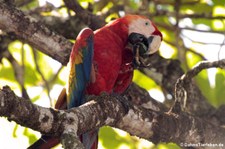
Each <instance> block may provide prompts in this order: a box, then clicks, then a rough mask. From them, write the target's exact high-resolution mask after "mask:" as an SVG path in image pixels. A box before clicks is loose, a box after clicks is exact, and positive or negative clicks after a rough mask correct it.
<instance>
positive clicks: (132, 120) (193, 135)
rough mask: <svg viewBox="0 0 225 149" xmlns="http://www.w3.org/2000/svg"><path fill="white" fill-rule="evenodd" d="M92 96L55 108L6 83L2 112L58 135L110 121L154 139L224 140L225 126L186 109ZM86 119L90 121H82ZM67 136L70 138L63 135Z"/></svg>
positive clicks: (1, 96)
mask: <svg viewBox="0 0 225 149" xmlns="http://www.w3.org/2000/svg"><path fill="white" fill-rule="evenodd" d="M89 100H90V101H89V102H88V103H86V104H84V105H82V106H80V107H78V108H72V109H69V110H65V111H63V110H55V109H51V108H43V107H40V106H37V105H34V104H32V103H31V102H30V101H29V100H24V99H21V98H20V97H17V96H16V95H15V94H14V93H13V91H11V90H10V88H8V87H4V88H3V89H2V90H1V91H0V106H1V107H0V116H6V117H8V119H9V120H13V121H15V122H16V123H18V124H20V125H22V126H25V127H29V128H32V129H34V130H37V131H40V132H42V133H43V134H46V135H52V136H58V137H60V136H62V135H64V136H65V135H69V136H71V135H73V136H75V137H76V136H77V135H79V134H82V133H84V132H86V131H89V130H92V129H95V128H99V127H101V126H103V125H109V126H112V127H116V128H120V129H122V130H125V131H127V132H129V133H130V134H131V135H135V136H138V137H141V138H145V139H147V140H149V141H152V142H154V143H159V142H171V141H172V142H175V143H177V144H181V145H182V143H187V142H188V143H192V144H198V143H201V144H205V143H211V144H218V145H222V144H225V136H224V133H225V129H224V128H219V127H216V126H214V125H213V124H212V123H210V122H209V121H205V120H202V119H200V118H197V117H193V116H192V115H188V114H187V113H185V112H181V113H179V115H177V114H174V113H166V112H161V111H154V110H150V109H145V108H143V107H141V106H137V105H134V104H131V103H130V102H129V101H127V100H126V99H125V98H123V97H122V96H117V95H114V96H109V95H102V96H98V97H97V96H96V97H95V96H92V97H90V98H89ZM15 107H17V108H15ZM18 107H19V108H18ZM93 113H95V114H94V115H93ZM31 119H32V120H31ZM83 123H85V124H87V125H82V124H83ZM168 124H169V125H168ZM66 140H67V141H69V140H70V139H64V141H66ZM75 142H76V141H75ZM64 144H67V143H65V142H64ZM69 144H70V143H69ZM70 145H71V144H70ZM65 148H69V146H65ZM206 148H210V147H206ZM218 148H222V147H218Z"/></svg>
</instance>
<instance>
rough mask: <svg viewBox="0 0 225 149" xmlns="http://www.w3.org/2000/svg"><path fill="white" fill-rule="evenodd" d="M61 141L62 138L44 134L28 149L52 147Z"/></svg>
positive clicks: (48, 148) (47, 148)
mask: <svg viewBox="0 0 225 149" xmlns="http://www.w3.org/2000/svg"><path fill="white" fill-rule="evenodd" d="M59 143H60V140H59V139H57V138H53V137H50V136H44V135H43V136H42V137H41V138H40V139H39V140H37V141H36V142H35V143H34V144H32V145H31V146H29V147H28V148H27V149H50V148H52V147H54V146H56V145H57V144H59Z"/></svg>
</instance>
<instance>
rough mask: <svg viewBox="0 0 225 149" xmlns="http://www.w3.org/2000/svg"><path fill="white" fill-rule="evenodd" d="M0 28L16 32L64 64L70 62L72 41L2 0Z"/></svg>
mask: <svg viewBox="0 0 225 149" xmlns="http://www.w3.org/2000/svg"><path fill="white" fill-rule="evenodd" d="M0 29H2V30H4V31H5V32H8V33H9V32H13V33H15V34H16V35H17V37H19V38H21V39H23V40H25V41H26V42H28V43H30V44H31V45H33V46H34V47H36V48H37V49H39V50H40V51H42V52H44V53H45V54H47V55H49V56H51V57H53V58H54V59H56V60H58V61H59V62H61V63H62V64H66V63H67V62H68V58H69V53H70V50H71V47H72V43H71V42H69V41H68V40H67V39H65V38H64V37H62V36H60V35H58V34H57V33H55V32H53V31H51V30H49V29H48V28H47V27H45V26H44V25H43V24H41V23H38V22H37V21H35V20H34V19H32V18H30V17H29V16H26V15H25V14H24V13H23V12H22V11H20V10H18V9H16V8H15V7H13V6H11V5H7V4H6V3H4V2H0Z"/></svg>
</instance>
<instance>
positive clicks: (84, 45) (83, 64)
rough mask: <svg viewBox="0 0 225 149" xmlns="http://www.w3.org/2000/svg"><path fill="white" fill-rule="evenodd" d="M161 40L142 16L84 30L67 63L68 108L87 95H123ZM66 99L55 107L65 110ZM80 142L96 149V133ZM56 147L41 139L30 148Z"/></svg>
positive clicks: (158, 32) (78, 104) (82, 101)
mask: <svg viewBox="0 0 225 149" xmlns="http://www.w3.org/2000/svg"><path fill="white" fill-rule="evenodd" d="M161 41H162V34H161V32H160V31H159V30H158V29H157V27H156V26H155V25H154V24H153V23H152V22H151V21H150V20H149V19H148V18H146V17H144V16H139V15H126V16H125V17H122V18H119V19H116V20H114V21H112V22H110V23H109V24H107V25H105V26H104V27H102V28H100V29H98V30H96V31H94V32H93V31H92V30H91V29H84V30H82V31H81V33H80V34H79V35H78V37H77V39H76V43H75V44H74V47H73V49H72V51H71V54H70V61H69V63H68V67H69V69H70V75H69V78H68V83H67V84H68V85H67V89H66V92H67V93H66V94H67V108H72V107H77V106H80V105H81V104H83V103H85V102H86V98H85V95H100V94H101V93H102V92H106V93H108V94H111V93H123V92H124V91H125V90H126V89H127V88H128V86H129V85H130V83H131V82H132V77H133V70H134V68H135V67H137V66H141V65H143V66H144V65H145V64H144V62H143V60H142V59H143V57H144V56H145V55H150V54H152V53H154V52H156V51H157V50H158V48H159V46H160V43H161ZM64 96H65V90H63V91H62V93H61V95H60V96H59V99H60V100H58V101H57V103H56V108H62V107H63V106H62V105H63V103H64V100H63V99H65V98H64ZM47 138H48V137H46V136H44V138H43V139H42V140H46V141H47V140H48V139H47ZM81 141H82V142H83V144H84V146H85V148H86V149H95V148H97V143H98V141H97V130H93V131H91V132H87V133H86V134H83V135H82V136H81ZM40 142H41V143H40ZM57 143H58V142H57ZM40 144H43V145H42V146H40ZM54 145H56V144H55V142H54V141H53V142H51V141H47V143H45V141H41V140H39V141H38V142H36V143H35V144H33V145H32V146H31V147H30V149H31V148H38V147H39V148H42V149H47V148H50V147H52V146H54Z"/></svg>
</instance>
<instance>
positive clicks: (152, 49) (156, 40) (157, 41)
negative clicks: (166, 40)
mask: <svg viewBox="0 0 225 149" xmlns="http://www.w3.org/2000/svg"><path fill="white" fill-rule="evenodd" d="M160 44H161V37H160V36H154V38H153V40H152V43H151V44H150V46H149V48H148V52H147V53H149V54H153V53H155V52H156V51H158V49H159V47H160Z"/></svg>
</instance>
